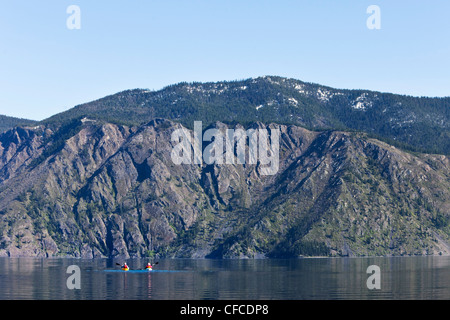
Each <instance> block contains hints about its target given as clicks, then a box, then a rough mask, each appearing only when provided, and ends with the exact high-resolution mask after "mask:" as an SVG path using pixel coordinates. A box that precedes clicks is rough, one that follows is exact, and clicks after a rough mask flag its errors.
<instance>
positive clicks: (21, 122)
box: [0, 114, 37, 132]
mask: <svg viewBox="0 0 450 320" xmlns="http://www.w3.org/2000/svg"><path fill="white" fill-rule="evenodd" d="M36 123H37V121H34V120H28V119H20V118H14V117H8V116H4V115H1V114H0V132H3V131H6V130H8V129H11V128H14V127H17V126H33V125H35V124H36Z"/></svg>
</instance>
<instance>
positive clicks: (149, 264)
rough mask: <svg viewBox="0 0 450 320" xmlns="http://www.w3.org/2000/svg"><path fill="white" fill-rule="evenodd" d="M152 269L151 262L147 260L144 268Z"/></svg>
mask: <svg viewBox="0 0 450 320" xmlns="http://www.w3.org/2000/svg"><path fill="white" fill-rule="evenodd" d="M152 269H153V267H152V264H151V263H150V262H147V266H146V267H145V270H148V271H152Z"/></svg>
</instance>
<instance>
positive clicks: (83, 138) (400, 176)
mask: <svg viewBox="0 0 450 320" xmlns="http://www.w3.org/2000/svg"><path fill="white" fill-rule="evenodd" d="M237 127H241V126H240V125H237ZM180 128H182V125H181V124H179V123H175V122H172V121H169V120H162V119H155V120H152V121H151V122H149V123H147V124H145V125H142V126H125V125H118V124H112V123H108V122H103V121H94V120H89V119H83V121H80V120H77V119H75V120H73V121H71V122H67V123H65V124H64V125H59V126H57V125H55V124H49V125H41V126H39V127H36V128H33V129H31V128H29V129H21V128H16V129H12V130H9V131H7V132H5V133H3V134H1V135H0V239H1V240H0V255H2V256H20V255H22V256H54V255H62V256H66V255H70V256H80V257H99V256H114V257H118V256H121V257H128V256H136V257H139V256H151V255H153V254H157V255H159V256H169V257H230V258H236V257H296V256H299V255H332V256H346V255H398V254H438V253H443V254H448V253H450V249H449V247H448V242H449V238H450V227H449V223H448V222H449V212H450V177H449V174H450V170H449V169H450V163H449V159H448V157H447V156H443V155H417V156H416V155H411V154H409V153H405V152H402V151H400V150H398V149H396V148H394V147H392V146H389V145H387V144H385V143H383V142H380V141H378V140H375V139H371V138H369V137H368V136H367V135H365V134H362V133H346V132H340V131H320V132H319V131H316V132H314V131H309V130H306V129H304V128H301V127H298V126H295V125H279V124H270V125H266V124H263V123H261V122H257V123H252V124H249V125H248V126H246V127H245V128H244V129H248V128H254V129H256V128H261V129H269V128H272V129H279V130H280V133H281V135H280V153H279V154H280V161H279V170H278V171H277V173H276V174H275V175H262V174H261V170H262V165H261V163H258V164H248V163H246V164H244V165H241V164H209V165H207V164H203V165H196V164H180V165H177V164H175V163H174V162H173V160H172V158H171V154H172V150H173V149H174V146H175V145H176V143H175V142H173V141H172V133H173V132H174V130H176V129H180ZM212 128H218V129H220V130H226V129H227V128H235V126H229V125H226V124H224V123H220V122H216V123H214V124H213V125H212ZM204 129H206V128H204Z"/></svg>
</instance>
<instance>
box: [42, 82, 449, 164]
mask: <svg viewBox="0 0 450 320" xmlns="http://www.w3.org/2000/svg"><path fill="white" fill-rule="evenodd" d="M82 117H88V118H91V119H96V120H103V121H106V122H110V123H115V124H121V125H128V126H130V125H132V126H136V125H142V124H144V123H148V122H149V121H151V120H152V119H154V118H164V119H169V120H172V121H176V122H180V123H181V124H183V125H184V126H186V127H188V128H191V129H192V126H193V123H194V121H196V120H201V121H203V123H204V124H205V125H209V124H212V123H214V122H216V121H221V122H224V123H227V124H235V123H240V124H244V125H245V124H248V123H253V122H255V121H260V122H263V123H270V122H274V123H279V124H285V125H291V124H293V125H298V126H302V127H305V128H308V129H310V130H324V129H325V130H328V129H331V130H344V131H361V132H366V133H368V134H370V136H371V137H373V138H377V139H380V140H383V141H385V142H387V143H389V144H391V145H395V146H397V147H400V148H402V149H405V150H409V151H415V152H425V153H437V154H445V155H449V154H450V97H446V98H428V97H412V96H404V95H396V94H391V93H381V92H374V91H369V90H343V89H335V88H330V87H326V86H322V85H319V84H314V83H306V82H302V81H300V80H296V79H289V78H282V77H274V76H265V77H259V78H252V79H246V80H240V81H223V82H209V83H179V84H176V85H171V86H168V87H166V88H163V89H162V90H159V91H150V90H142V89H135V90H128V91H124V92H120V93H117V94H114V95H111V96H107V97H105V98H102V99H99V100H96V101H93V102H90V103H86V104H82V105H79V106H76V107H74V108H72V109H70V110H68V111H66V112H63V113H60V114H57V115H55V116H53V117H51V118H49V119H46V120H45V121H44V122H43V123H44V124H55V123H56V124H58V123H61V122H68V121H71V120H74V119H80V118H82Z"/></svg>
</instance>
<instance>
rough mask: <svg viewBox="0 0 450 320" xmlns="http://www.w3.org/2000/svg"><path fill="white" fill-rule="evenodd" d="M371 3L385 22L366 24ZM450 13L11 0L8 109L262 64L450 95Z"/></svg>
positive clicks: (233, 74)
mask: <svg viewBox="0 0 450 320" xmlns="http://www.w3.org/2000/svg"><path fill="white" fill-rule="evenodd" d="M372 4H375V5H378V6H379V8H380V10H381V29H380V30H369V29H368V28H367V26H366V20H367V19H368V18H369V16H370V14H367V13H366V9H367V7H368V6H369V5H372ZM70 5H77V6H79V8H80V10H81V29H79V30H70V29H68V28H67V26H66V20H67V19H68V18H69V16H70V14H67V12H66V10H67V7H68V6H70ZM449 17H450V1H448V0H434V1H418V0H409V1H404V0H396V1H391V0H389V1H385V0H383V1H379V0H371V1H365V0H352V1H350V0H341V1H336V0H328V1H325V0H291V1H288V0H277V1H267V0H239V1H236V0H226V1H225V0H221V1H219V0H178V1H175V0H165V1H163V0H160V1H149V0H129V1H115V0H109V1H105V0H95V1H92V0H67V1H66V0H41V1H34V0H27V1H24V0H14V1H12V0H9V1H6V0H5V1H2V3H1V5H0V114H6V115H10V116H16V117H23V118H29V119H35V120H41V119H44V118H46V117H49V116H51V115H53V114H55V113H58V112H61V111H64V110H66V109H69V108H71V107H73V106H75V105H77V104H81V103H84V102H88V101H92V100H95V99H98V98H101V97H103V96H106V95H109V94H113V93H116V92H119V91H122V90H126V89H133V88H149V89H154V90H158V89H161V88H163V87H164V86H166V85H169V84H173V83H178V82H181V81H188V82H189V81H221V80H236V79H246V78H250V77H258V76H263V75H279V76H285V77H291V78H296V79H300V80H303V81H308V82H316V83H320V84H324V85H328V86H332V87H337V88H349V89H370V90H377V91H383V92H393V93H401V94H409V95H415V96H450V19H449Z"/></svg>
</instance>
